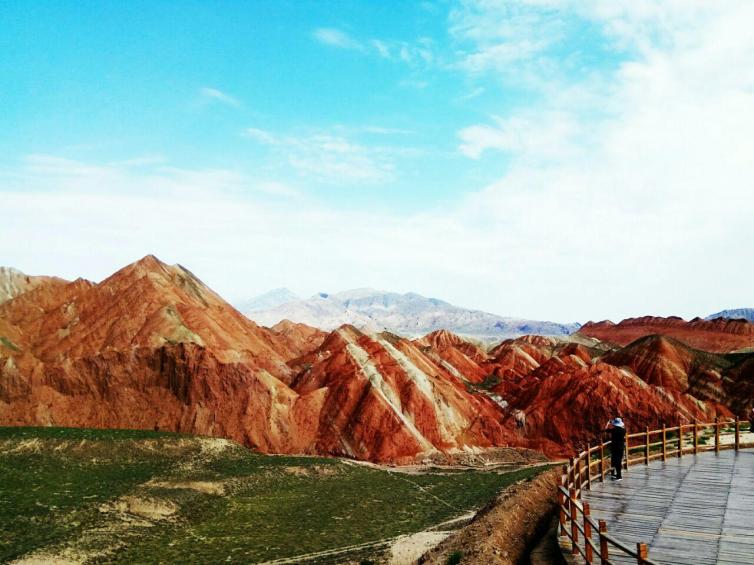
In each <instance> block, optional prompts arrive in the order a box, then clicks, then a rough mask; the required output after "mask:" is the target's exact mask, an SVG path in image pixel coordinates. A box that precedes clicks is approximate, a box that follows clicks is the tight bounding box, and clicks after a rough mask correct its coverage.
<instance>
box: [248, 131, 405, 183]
mask: <svg viewBox="0 0 754 565" xmlns="http://www.w3.org/2000/svg"><path fill="white" fill-rule="evenodd" d="M376 130H379V128H376ZM388 132H389V130H387V129H382V130H379V131H375V133H381V134H387V133H388ZM244 136H245V137H248V138H249V139H253V140H254V141H256V142H257V143H260V144H262V145H265V146H268V147H270V148H272V149H273V150H274V151H275V152H276V154H277V155H278V156H279V157H280V158H281V159H283V160H284V161H285V162H286V163H287V165H289V166H291V167H293V168H294V169H295V170H296V171H297V172H298V173H299V174H300V175H302V176H308V177H315V178H317V179H318V180H321V181H325V182H330V183H344V182H369V183H376V182H389V181H392V180H393V179H394V177H395V163H394V157H395V156H396V154H397V153H398V152H399V150H397V149H392V148H385V147H374V146H368V145H363V144H360V143H356V142H354V141H352V140H350V139H348V138H346V137H345V136H344V135H339V134H333V133H329V132H326V131H319V132H314V133H309V134H305V135H298V136H296V135H281V134H277V133H273V132H270V131H267V130H263V129H260V128H247V129H246V130H245V131H244Z"/></svg>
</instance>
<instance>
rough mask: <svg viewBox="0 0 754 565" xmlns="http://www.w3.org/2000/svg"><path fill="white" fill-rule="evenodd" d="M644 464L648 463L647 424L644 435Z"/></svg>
mask: <svg viewBox="0 0 754 565" xmlns="http://www.w3.org/2000/svg"><path fill="white" fill-rule="evenodd" d="M644 464H645V465H649V426H647V429H646V432H645V436H644Z"/></svg>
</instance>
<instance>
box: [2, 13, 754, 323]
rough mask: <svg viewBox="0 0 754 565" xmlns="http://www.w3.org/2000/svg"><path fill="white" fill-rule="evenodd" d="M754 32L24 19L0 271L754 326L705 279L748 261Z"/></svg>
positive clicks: (333, 19) (459, 20)
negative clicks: (722, 319) (150, 274)
mask: <svg viewBox="0 0 754 565" xmlns="http://www.w3.org/2000/svg"><path fill="white" fill-rule="evenodd" d="M751 16H752V9H751V5H750V4H747V2H736V1H732V0H731V1H723V2H720V3H715V5H709V3H705V2H701V1H696V0H691V1H690V2H676V1H670V2H667V3H664V4H663V5H662V6H658V5H657V4H656V3H653V2H649V1H645V0H638V1H636V2H602V1H598V0H585V1H583V2H575V1H571V0H512V1H496V2H493V1H487V0H468V1H462V2H400V3H379V2H303V1H296V2H155V1H151V2H33V1H24V2H4V3H3V5H2V7H0V20H1V21H2V23H3V33H2V34H1V35H0V73H1V76H2V77H3V78H2V82H1V83H0V108H2V110H1V111H2V118H1V119H0V155H1V156H0V193H3V199H4V201H5V204H6V207H7V209H8V210H9V214H8V215H9V216H10V217H11V219H10V220H9V221H7V222H5V224H4V225H3V226H2V227H0V264H10V265H13V266H16V267H18V268H21V269H23V270H25V271H27V272H31V273H49V274H59V275H62V276H67V277H71V278H75V277H76V276H79V275H83V276H86V277H88V278H92V279H95V280H97V279H99V278H102V277H104V276H105V275H107V274H108V273H109V272H111V271H112V270H114V269H115V268H117V267H119V266H120V265H122V264H124V263H126V262H129V261H131V260H134V259H136V258H138V257H140V256H142V255H145V254H147V253H156V254H157V255H158V256H160V257H162V258H163V259H164V260H166V261H169V262H181V263H183V264H186V265H187V266H189V267H190V268H192V270H194V271H195V272H197V273H198V274H199V275H200V276H202V277H203V278H204V279H205V280H207V282H209V283H210V284H211V285H212V286H213V287H215V288H216V289H217V290H218V291H220V292H221V293H222V294H224V295H226V296H227V297H228V298H229V299H232V300H242V299H244V298H246V297H248V296H251V295H254V294H257V293H260V292H263V291H265V290H267V289H268V288H271V287H277V286H287V287H290V288H292V289H293V290H295V291H297V292H299V293H302V294H309V293H313V292H316V291H318V290H327V291H338V290H341V289H344V288H348V287H357V286H374V287H382V288H387V289H390V290H397V291H416V292H420V293H423V294H428V295H435V296H438V297H440V298H444V299H447V300H450V301H453V302H456V303H460V304H463V305H467V306H472V307H478V308H483V309H487V310H491V311H494V312H497V313H500V314H510V315H520V316H531V317H540V318H549V319H559V320H580V321H585V320H586V319H588V318H603V317H611V318H620V317H622V316H627V315H640V314H645V313H650V312H651V313H658V314H662V313H664V314H670V313H674V314H680V315H686V316H692V315H696V314H705V313H708V312H707V310H709V311H713V310H717V309H720V308H723V307H735V306H747V305H750V302H751V300H750V298H749V297H750V293H749V290H748V286H747V285H745V284H744V283H743V282H741V281H740V280H738V279H737V280H732V281H726V282H723V283H721V282H720V281H719V279H718V278H716V277H713V276H712V275H711V274H705V275H701V276H700V275H699V273H698V269H697V268H694V267H693V265H694V262H695V261H699V260H700V259H702V264H716V263H719V262H721V261H722V262H726V261H732V262H738V263H741V262H742V258H741V257H739V256H738V255H737V253H736V251H734V250H735V249H736V248H739V249H740V246H741V245H742V244H743V243H748V242H751V240H752V230H750V228H749V227H748V220H747V218H748V217H750V216H749V215H748V214H749V213H750V212H751V211H752V206H751V199H750V198H749V195H748V191H749V186H750V180H749V179H750V178H752V177H751V172H752V171H751V162H754V159H752V157H754V155H752V148H751V142H750V141H749V137H750V135H749V132H750V131H751V128H750V126H751V125H752V123H754V121H753V120H754V110H752V98H751V96H752V84H754V79H752V76H751V73H750V72H748V71H747V70H746V69H750V68H754V65H752V64H751V63H752V62H754V55H753V54H752V53H753V52H754V48H753V43H754V42H753V41H752V40H751V39H750V37H749V35H750V34H749V33H748V31H747V29H746V27H745V26H744V25H743V24H742V23H741V22H745V21H751ZM710 195H714V198H712V197H711V196H710ZM721 203H726V205H725V206H723V205H722V204H721ZM719 214H725V215H726V217H727V218H728V221H727V222H726V224H725V225H724V226H721V225H720V222H719V221H713V219H714V218H715V217H717V218H719V217H720V216H719ZM716 215H717V216H716ZM18 241H23V242H24V244H23V245H18V244H17V242H18ZM596 258H600V259H599V261H597V260H596ZM746 268H749V267H746ZM749 269H750V268H749ZM743 274H744V273H742V275H743ZM752 274H754V273H752ZM679 284H682V285H683V288H684V289H685V290H684V292H683V293H681V295H679V293H678V292H676V291H675V289H676V288H678V285H679ZM647 297H650V298H647Z"/></svg>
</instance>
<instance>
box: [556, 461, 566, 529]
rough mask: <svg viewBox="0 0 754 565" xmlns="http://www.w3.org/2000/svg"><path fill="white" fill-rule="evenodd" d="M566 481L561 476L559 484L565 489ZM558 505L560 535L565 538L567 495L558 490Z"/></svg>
mask: <svg viewBox="0 0 754 565" xmlns="http://www.w3.org/2000/svg"><path fill="white" fill-rule="evenodd" d="M563 467H565V465H563ZM563 483H565V479H564V478H563V477H562V476H561V477H560V481H559V484H560V485H561V486H562V487H564V488H565V485H564V484H563ZM558 505H559V506H560V511H559V520H560V535H561V536H564V535H566V529H565V528H566V514H565V508H566V501H565V495H564V494H563V491H561V490H560V489H558Z"/></svg>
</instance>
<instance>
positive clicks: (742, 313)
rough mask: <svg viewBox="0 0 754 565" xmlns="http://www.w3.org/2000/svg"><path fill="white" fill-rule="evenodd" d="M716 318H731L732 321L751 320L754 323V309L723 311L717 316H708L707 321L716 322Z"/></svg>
mask: <svg viewBox="0 0 754 565" xmlns="http://www.w3.org/2000/svg"><path fill="white" fill-rule="evenodd" d="M715 318H731V319H743V320H749V321H750V322H752V323H754V308H734V309H732V310H723V311H721V312H718V313H717V314H712V315H710V316H707V317H706V318H705V319H706V320H714V319H715Z"/></svg>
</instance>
